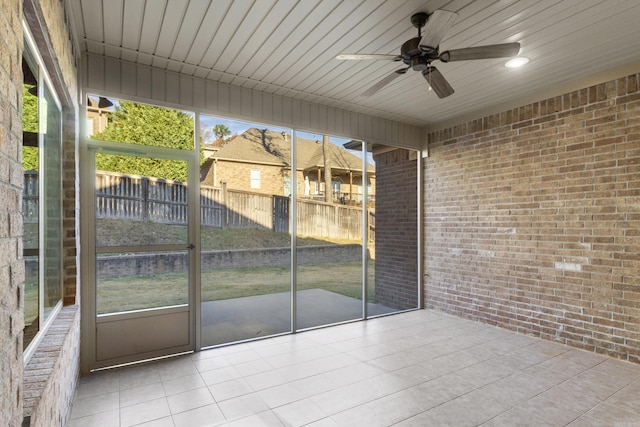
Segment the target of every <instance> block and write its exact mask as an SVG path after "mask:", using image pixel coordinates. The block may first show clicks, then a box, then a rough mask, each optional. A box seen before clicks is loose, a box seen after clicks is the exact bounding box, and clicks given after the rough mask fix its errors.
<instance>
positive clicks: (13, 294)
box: [0, 0, 24, 426]
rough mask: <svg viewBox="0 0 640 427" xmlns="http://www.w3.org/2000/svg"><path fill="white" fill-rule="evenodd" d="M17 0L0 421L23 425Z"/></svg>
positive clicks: (1, 230) (7, 7)
mask: <svg viewBox="0 0 640 427" xmlns="http://www.w3.org/2000/svg"><path fill="white" fill-rule="evenodd" d="M21 18H22V2H20V1H17V0H13V1H5V2H3V5H2V7H1V8H0V34H2V37H1V38H0V111H1V112H2V113H1V114H0V361H1V363H0V393H2V395H1V396H0V425H3V426H19V425H20V424H21V423H22V396H23V380H22V375H23V363H22V328H23V323H24V318H23V317H24V315H23V306H24V301H22V288H23V284H24V263H23V262H22V243H21V240H22V218H21V213H22V206H21V201H22V176H21V175H22V166H21V164H20V158H21V150H22V125H21V123H22V120H21V110H20V109H21V99H22V65H21V64H22V46H23V43H22V27H21V23H20V21H21Z"/></svg>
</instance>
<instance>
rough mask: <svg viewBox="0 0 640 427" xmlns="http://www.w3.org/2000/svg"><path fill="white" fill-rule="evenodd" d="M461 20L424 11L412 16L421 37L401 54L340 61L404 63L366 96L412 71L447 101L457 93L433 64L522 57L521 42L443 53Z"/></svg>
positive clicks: (347, 56)
mask: <svg viewBox="0 0 640 427" xmlns="http://www.w3.org/2000/svg"><path fill="white" fill-rule="evenodd" d="M457 17H458V14H457V13H456V12H451V11H448V10H441V9H438V10H436V11H434V12H433V13H432V14H427V13H424V12H420V13H416V14H414V15H412V16H411V23H412V24H413V26H414V27H416V28H417V29H418V37H415V38H412V39H409V40H407V41H406V42H404V43H403V44H402V46H401V47H400V55H384V54H348V53H343V54H340V55H338V56H337V57H336V58H337V59H346V60H361V59H373V60H380V59H382V60H391V61H398V62H399V61H402V62H403V63H404V64H405V65H406V67H405V68H401V69H398V70H396V71H394V72H393V73H391V74H389V75H387V76H386V77H385V78H383V79H382V80H380V81H379V82H377V83H376V84H374V85H373V86H371V87H370V88H369V89H367V90H366V91H365V92H364V93H363V95H364V96H371V95H373V94H375V93H376V92H378V91H379V90H381V89H382V88H383V87H385V86H387V85H388V84H389V83H391V82H392V81H393V80H395V79H396V77H398V76H399V75H400V74H405V73H406V72H407V70H408V69H409V68H411V69H412V70H414V71H419V72H421V73H422V75H423V76H424V78H425V80H426V81H427V83H428V84H429V87H430V88H431V89H433V92H435V94H436V95H438V97H439V98H446V97H447V96H450V95H452V94H453V93H454V90H453V87H451V85H450V84H449V82H448V81H447V79H446V78H445V77H444V76H443V75H442V73H441V72H440V71H439V70H438V69H437V68H436V67H434V66H433V65H431V63H432V62H433V61H436V60H439V61H440V62H445V63H446V62H453V61H471V60H477V59H492V58H509V57H513V56H516V55H518V52H519V51H520V43H502V44H492V45H484V46H474V47H467V48H462V49H452V50H445V51H444V52H440V41H442V39H443V38H444V36H445V34H446V32H447V31H448V30H449V28H450V27H451V25H453V22H454V21H455V19H456V18H457Z"/></svg>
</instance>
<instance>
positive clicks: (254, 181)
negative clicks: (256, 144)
mask: <svg viewBox="0 0 640 427" xmlns="http://www.w3.org/2000/svg"><path fill="white" fill-rule="evenodd" d="M256 175H257V176H256ZM261 175H262V174H261V173H260V169H255V168H252V169H251V171H250V172H249V188H251V189H252V190H260V188H261V187H262V182H261V181H262V177H261Z"/></svg>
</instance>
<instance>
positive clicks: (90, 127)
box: [87, 96, 113, 136]
mask: <svg viewBox="0 0 640 427" xmlns="http://www.w3.org/2000/svg"><path fill="white" fill-rule="evenodd" d="M112 107H113V103H112V102H111V101H109V99H108V98H104V97H102V96H100V97H94V96H87V135H88V136H91V135H95V134H97V133H100V132H102V131H103V130H104V129H105V128H106V127H107V125H108V124H109V115H110V114H111V113H112V112H113V108H112Z"/></svg>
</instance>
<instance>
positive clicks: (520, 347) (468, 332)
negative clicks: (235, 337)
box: [69, 310, 640, 427]
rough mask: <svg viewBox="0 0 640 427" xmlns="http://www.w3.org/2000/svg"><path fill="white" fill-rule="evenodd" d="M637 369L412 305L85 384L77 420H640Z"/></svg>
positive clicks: (176, 423) (191, 425)
mask: <svg viewBox="0 0 640 427" xmlns="http://www.w3.org/2000/svg"><path fill="white" fill-rule="evenodd" d="M638 396H640V365H635V364H631V363H627V362H623V361H619V360H615V359H609V358H607V357H604V356H600V355H596V354H593V353H589V352H585V351H581V350H576V349H572V348H570V347H565V346H563V345H559V344H555V343H551V342H547V341H542V340H539V339H535V338H532V337H528V336H523V335H518V334H515V333H512V332H509V331H505V330H502V329H497V328H494V327H491V326H488V325H484V324H480V323H476V322H472V321H468V320H464V319H459V318H456V317H452V316H448V315H445V314H442V313H438V312H434V311H428V310H420V311H414V312H409V313H404V314H399V315H394V316H388V317H384V318H378V319H373V320H369V321H368V322H357V323H351V324H345V325H340V326H336V327H332V328H325V329H319V330H314V331H309V332H304V333H300V334H297V335H286V336H280V337H275V338H270V339H265V340H261V341H256V342H252V343H243V344H238V345H233V346H228V347H223V348H218V349H213V350H207V351H203V352H199V353H195V354H192V355H187V356H181V357H176V358H172V359H167V360H164V361H160V362H153V363H148V364H142V365H137V366H132V367H126V368H120V369H113V370H109V371H103V372H98V373H93V374H91V375H89V376H88V377H84V378H82V379H81V380H80V384H79V386H78V389H77V391H76V398H75V402H74V404H73V408H72V412H71V420H70V422H69V426H70V427H77V426H82V427H86V426H104V427H110V426H118V427H124V426H155V427H165V426H166V427H183V426H188V427H197V426H216V425H228V426H251V427H254V426H302V425H309V426H367V427H372V426H390V425H397V426H444V425H451V426H478V425H482V426H509V427H512V426H565V425H570V426H572V427H577V426H619V427H634V426H638V427H640V398H639V397H638Z"/></svg>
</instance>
